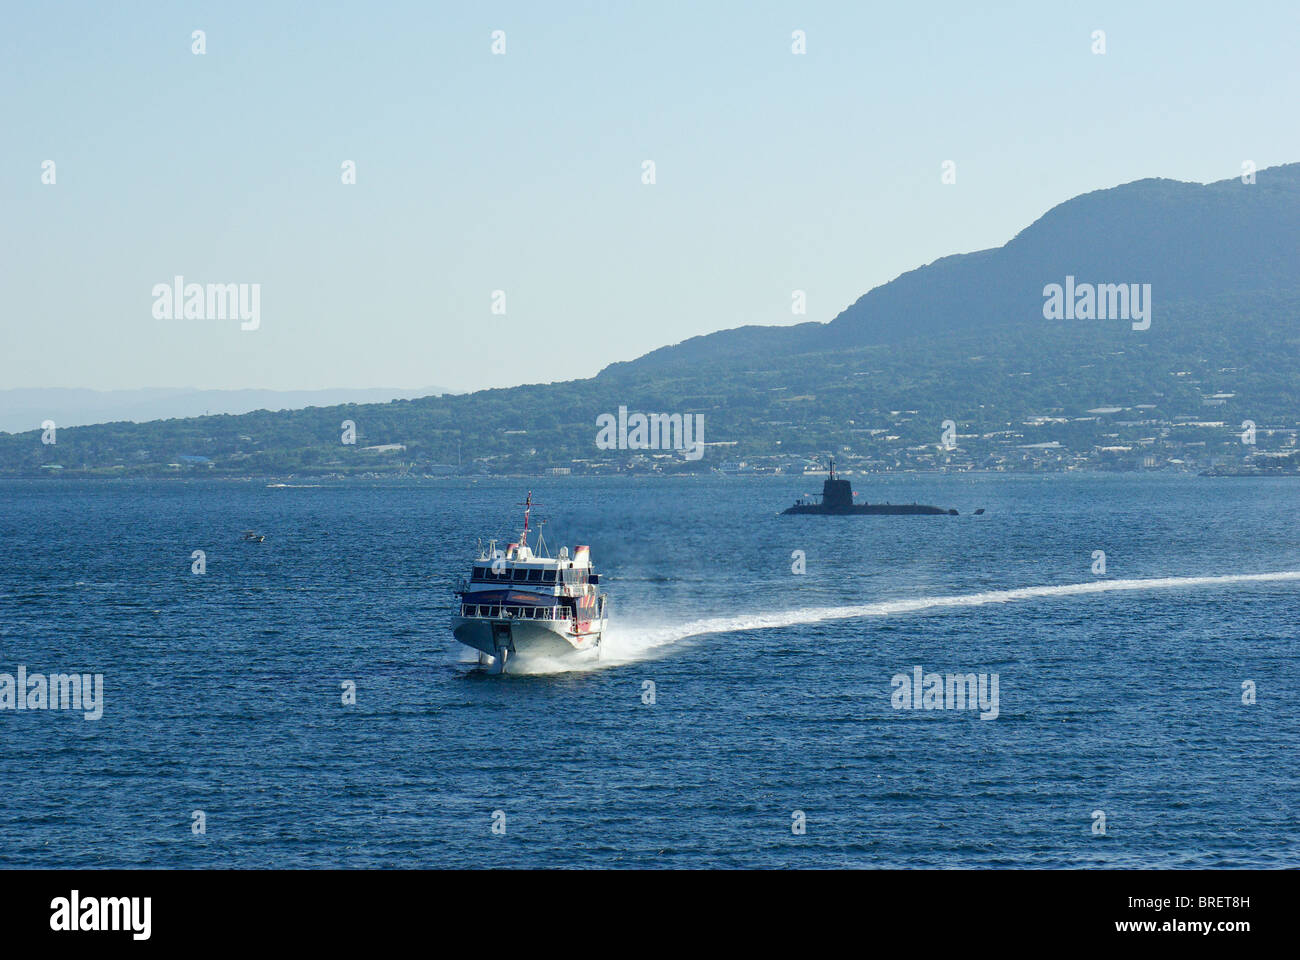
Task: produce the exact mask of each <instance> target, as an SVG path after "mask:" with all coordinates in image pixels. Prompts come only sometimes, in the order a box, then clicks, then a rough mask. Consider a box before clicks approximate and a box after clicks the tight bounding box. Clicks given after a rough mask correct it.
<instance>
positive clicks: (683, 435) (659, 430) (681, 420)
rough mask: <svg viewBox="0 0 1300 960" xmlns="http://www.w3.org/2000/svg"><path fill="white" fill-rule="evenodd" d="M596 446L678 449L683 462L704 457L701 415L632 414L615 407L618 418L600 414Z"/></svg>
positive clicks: (597, 422) (597, 420)
mask: <svg viewBox="0 0 1300 960" xmlns="http://www.w3.org/2000/svg"><path fill="white" fill-rule="evenodd" d="M596 426H597V427H599V428H600V430H599V432H597V434H596V446H597V447H598V448H600V449H601V450H680V451H682V452H683V455H684V456H685V457H686V459H687V460H699V459H700V458H701V457H703V456H704V414H702V413H687V414H680V413H633V414H630V415H629V414H628V412H627V407H619V408H618V416H617V417H615V416H614V414H612V413H602V414H601V415H600V416H598V417H597V418H596Z"/></svg>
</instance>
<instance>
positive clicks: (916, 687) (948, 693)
mask: <svg viewBox="0 0 1300 960" xmlns="http://www.w3.org/2000/svg"><path fill="white" fill-rule="evenodd" d="M890 683H891V685H892V686H893V688H894V693H893V696H892V697H891V698H890V700H891V702H892V703H893V705H894V709H895V710H975V709H979V711H980V719H981V720H996V719H997V718H998V712H999V711H998V675H997V674H996V673H992V674H989V673H980V674H974V673H949V674H946V675H945V674H941V673H926V672H925V671H924V670H923V669H922V668H921V667H920V666H915V667H913V668H912V673H911V675H910V676H909V675H908V674H906V673H896V674H894V676H893V679H892V680H890Z"/></svg>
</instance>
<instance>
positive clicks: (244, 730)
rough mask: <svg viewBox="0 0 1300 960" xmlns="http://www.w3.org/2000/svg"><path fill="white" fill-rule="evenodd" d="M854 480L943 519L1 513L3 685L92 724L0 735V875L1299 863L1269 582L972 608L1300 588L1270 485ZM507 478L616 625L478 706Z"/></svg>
mask: <svg viewBox="0 0 1300 960" xmlns="http://www.w3.org/2000/svg"><path fill="white" fill-rule="evenodd" d="M855 486H856V489H857V491H858V493H859V495H868V494H869V495H870V498H871V499H875V500H894V501H908V500H912V499H917V500H920V501H922V502H932V503H938V504H942V505H944V506H955V507H957V508H958V509H960V510H961V511H962V514H963V515H962V516H960V517H957V518H951V517H903V518H873V517H857V518H853V517H829V518H823V517H778V516H776V513H777V511H778V510H779V509H781V508H782V507H784V506H785V505H787V504H788V503H789V502H792V501H793V500H794V498H795V497H796V496H798V495H801V494H805V493H811V492H815V490H816V484H815V483H814V482H813V481H805V480H801V479H789V478H786V479H776V478H771V479H767V478H765V479H742V478H730V479H728V478H716V479H701V480H692V479H681V480H629V479H617V478H611V479H605V480H587V479H578V478H556V479H551V480H545V481H540V480H535V481H531V482H525V481H504V480H481V481H475V482H471V481H464V480H461V481H451V480H448V481H441V482H430V483H425V484H421V485H414V484H412V485H387V486H385V485H362V484H359V483H357V484H350V485H344V486H324V487H319V488H307V489H283V488H280V489H269V488H267V487H266V486H265V485H264V484H263V483H220V482H210V483H209V482H203V483H185V482H179V481H178V482H139V483H131V482H108V481H105V482H75V481H74V482H60V481H41V482H16V481H9V482H3V483H0V672H7V673H10V674H12V673H14V672H15V671H16V668H17V666H18V665H19V664H25V665H26V666H27V668H28V670H29V672H38V671H39V672H55V671H65V670H77V671H87V672H99V673H102V674H103V675H104V696H105V707H104V714H103V717H102V719H100V720H98V721H87V720H84V719H83V718H82V716H81V714H80V713H74V712H71V711H66V712H64V711H58V712H54V711H46V712H41V711H23V712H16V711H12V710H0V779H2V782H3V784H4V789H3V791H0V837H2V838H3V842H0V864H2V865H3V866H6V867H19V866H37V867H110V866H111V867H121V866H127V867H134V866H140V867H143V866H155V867H340V866H341V867H439V866H455V867H467V866H469V867H472V866H625V867H647V866H676V867H710V866H726V867H840V866H849V867H870V866H881V867H896V866H918V867H971V866H1028V867H1061V866H1188V867H1191V866H1295V865H1297V863H1300V844H1298V842H1297V840H1298V836H1300V828H1298V827H1297V822H1298V821H1297V812H1298V810H1300V768H1298V764H1297V744H1298V743H1300V715H1298V712H1297V691H1300V665H1298V662H1297V652H1298V649H1297V630H1298V621H1300V616H1298V615H1297V610H1298V604H1297V601H1300V581H1296V580H1290V581H1288V580H1272V581H1233V580H1227V581H1223V580H1214V581H1204V580H1196V581H1192V582H1190V583H1184V582H1179V581H1178V580H1171V579H1163V580H1161V581H1160V582H1159V583H1156V584H1153V585H1151V586H1149V587H1144V588H1142V589H1117V590H1113V591H1112V590H1109V589H1107V590H1106V591H1105V592H1096V593H1084V594H1071V593H1068V592H1066V593H1063V594H1061V595H1050V594H1049V595H1046V596H1040V595H1035V594H1034V593H1033V592H1032V591H1031V592H1030V593H1029V594H1028V595H1020V596H1021V598H1020V599H1006V598H1005V597H1004V596H1003V595H1001V594H998V593H997V592H996V591H1004V590H1015V589H1017V588H1022V587H1052V586H1056V585H1068V584H1088V583H1095V582H1096V581H1098V580H1113V581H1119V580H1130V579H1135V578H1142V579H1145V578H1207V577H1229V578H1230V577H1234V576H1238V575H1241V574H1250V573H1263V572H1277V571H1300V519H1298V516H1297V510H1296V505H1297V499H1298V498H1297V494H1298V493H1300V487H1297V486H1296V484H1295V483H1294V481H1286V480H1256V479H1208V478H1196V477H1186V476H1114V477H1112V476H1056V477H1006V476H958V477H940V476H932V477H889V478H884V479H873V480H871V481H866V480H864V479H857V480H855ZM529 487H531V488H532V489H533V491H534V499H535V500H537V501H538V502H539V503H540V504H541V505H542V506H541V507H540V508H539V510H538V511H537V515H538V516H542V517H546V518H548V519H549V523H548V524H547V526H546V527H545V531H546V535H547V538H548V540H550V541H551V543H552V544H553V545H558V544H560V543H568V544H569V545H572V544H574V543H575V542H576V543H588V544H590V545H591V547H592V554H593V557H594V559H595V562H596V564H597V566H598V567H599V568H600V569H601V570H602V571H603V572H604V573H605V574H606V578H605V579H606V585H607V589H608V590H609V592H610V594H611V596H612V599H613V616H614V625H613V628H612V631H611V636H610V637H609V639H608V641H607V649H606V652H605V660H604V661H603V662H602V663H600V664H587V665H584V666H583V668H582V669H579V670H574V671H570V672H561V673H554V672H551V673H543V674H534V675H515V676H510V675H507V676H504V677H497V676H490V675H487V674H486V673H484V672H483V671H481V670H480V669H478V668H477V667H476V666H475V665H474V664H472V663H469V662H464V661H465V660H466V658H465V657H464V656H463V653H462V648H460V647H458V645H456V644H455V643H454V641H452V639H451V636H450V633H449V631H448V629H447V622H448V617H449V614H450V611H451V609H452V596H451V588H452V586H453V584H454V581H455V580H456V578H458V577H459V576H461V575H462V574H464V573H465V572H466V571H467V568H468V563H469V561H470V559H471V558H472V556H473V555H474V551H475V542H476V540H477V538H479V537H483V538H485V539H486V538H487V537H489V536H497V537H503V538H504V537H509V536H511V535H512V534H513V533H514V532H515V531H516V530H517V527H518V521H519V508H518V507H516V506H515V504H517V503H518V502H519V501H520V500H522V499H523V493H524V492H525V491H526V489H527V488H529ZM976 506H983V507H986V508H987V509H988V513H987V514H986V515H985V516H982V517H974V516H970V515H969V514H970V511H971V510H972V509H973V508H974V507H976ZM249 528H255V529H257V530H259V531H261V532H264V533H266V534H267V535H268V537H267V540H266V542H265V543H263V544H259V545H253V544H245V543H242V542H240V539H239V537H240V533H241V531H243V530H245V529H249ZM196 549H202V550H204V551H206V554H207V572H206V573H205V574H203V575H201V576H198V575H194V574H192V573H191V559H190V557H191V552H192V551H193V550H196ZM796 550H802V551H804V554H805V556H806V565H807V566H806V573H805V574H803V575H796V574H794V573H792V572H791V565H792V563H793V562H794V561H793V560H792V557H791V554H792V552H793V551H796ZM1094 550H1104V551H1105V552H1106V554H1107V572H1106V574H1105V576H1104V577H1098V576H1095V575H1094V574H1093V573H1092V572H1091V565H1092V552H1093V551H1094ZM1121 586H1122V584H1121ZM974 595H984V596H974ZM1013 596H1016V595H1013ZM948 597H965V598H966V599H965V600H963V601H961V603H960V605H937V606H936V605H933V604H932V602H931V601H933V600H936V599H941V598H948ZM915 665H921V666H922V667H923V668H925V670H926V671H927V672H929V671H935V672H944V673H946V672H960V673H966V672H973V673H996V674H998V675H999V683H1000V692H999V710H1000V713H999V716H998V717H997V718H996V719H994V720H980V719H979V718H978V713H976V712H973V711H970V710H931V711H926V710H915V711H911V710H896V709H894V707H893V706H892V704H891V694H892V692H893V688H892V686H891V678H892V677H893V676H894V675H895V674H898V673H906V674H910V672H911V670H912V667H913V666H915ZM349 680H350V681H354V682H355V684H356V689H357V702H356V704H355V706H345V705H344V704H343V703H342V702H341V701H342V690H341V686H340V685H341V683H342V682H343V681H349ZM1245 680H1251V681H1254V683H1255V684H1256V687H1257V696H1258V702H1257V703H1256V704H1254V705H1243V703H1242V682H1243V681H1245ZM645 681H653V683H654V692H655V702H654V703H653V704H646V703H643V702H642V697H643V691H644V690H646V689H647V688H646V686H645V685H644V682H645ZM196 810H202V811H203V812H204V814H205V816H206V829H207V832H206V834H204V835H195V834H194V833H193V832H192V829H191V824H192V812H193V811H196ZM796 810H798V811H803V813H804V816H805V818H806V825H807V826H806V833H804V834H802V835H799V834H795V833H794V832H792V829H791V824H792V822H793V821H792V815H793V812H794V811H796ZM1097 810H1100V811H1103V812H1104V813H1105V817H1106V833H1105V835H1095V834H1094V833H1093V830H1092V827H1093V824H1094V818H1093V812H1094V811H1097ZM494 811H501V812H502V813H503V814H504V825H505V832H504V833H503V834H498V833H493V831H492V826H493V823H494V817H493V814H494ZM496 822H497V823H501V822H502V821H501V816H500V815H497V819H496Z"/></svg>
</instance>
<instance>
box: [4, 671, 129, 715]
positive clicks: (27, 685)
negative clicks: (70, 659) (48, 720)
mask: <svg viewBox="0 0 1300 960" xmlns="http://www.w3.org/2000/svg"><path fill="white" fill-rule="evenodd" d="M0 710H80V711H82V716H84V717H85V719H87V720H98V719H99V718H100V717H102V716H103V715H104V675H103V674H102V673H95V674H90V673H51V674H50V675H49V676H46V675H45V674H43V673H32V674H29V673H28V672H27V667H26V665H25V664H21V663H20V664H19V665H18V670H17V676H16V677H15V675H14V674H12V673H0Z"/></svg>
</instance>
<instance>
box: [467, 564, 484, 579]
mask: <svg viewBox="0 0 1300 960" xmlns="http://www.w3.org/2000/svg"><path fill="white" fill-rule="evenodd" d="M487 575H488V568H487V567H475V568H474V572H473V573H472V574H470V576H471V577H473V579H475V580H486V579H487Z"/></svg>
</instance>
